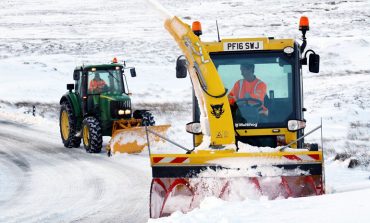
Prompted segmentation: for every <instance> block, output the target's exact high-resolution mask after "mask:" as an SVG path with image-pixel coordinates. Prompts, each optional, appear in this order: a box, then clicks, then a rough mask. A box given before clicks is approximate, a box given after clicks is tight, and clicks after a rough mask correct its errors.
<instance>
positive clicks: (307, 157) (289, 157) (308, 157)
mask: <svg viewBox="0 0 370 223" xmlns="http://www.w3.org/2000/svg"><path fill="white" fill-rule="evenodd" d="M283 158H284V159H287V160H299V161H302V160H320V155H319V154H310V155H284V156H283Z"/></svg>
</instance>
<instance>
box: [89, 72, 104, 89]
mask: <svg viewBox="0 0 370 223" xmlns="http://www.w3.org/2000/svg"><path fill="white" fill-rule="evenodd" d="M107 88H108V86H107V84H106V83H105V81H104V80H103V79H101V78H100V75H99V73H98V72H95V76H94V79H92V80H91V81H90V84H89V92H92V93H101V92H103V91H104V90H106V89H107Z"/></svg>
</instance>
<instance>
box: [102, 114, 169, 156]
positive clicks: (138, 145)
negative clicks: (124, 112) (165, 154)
mask: <svg viewBox="0 0 370 223" xmlns="http://www.w3.org/2000/svg"><path fill="white" fill-rule="evenodd" d="M123 121H124V122H125V123H122V121H121V123H119V122H115V123H114V124H113V130H112V138H111V140H110V142H109V145H108V146H107V152H108V154H114V153H140V152H141V151H142V150H143V149H144V148H145V146H147V145H148V144H147V138H146V133H145V127H143V126H137V125H136V124H135V122H133V121H131V122H130V124H127V123H128V122H127V121H125V120H123ZM169 127H170V125H157V126H148V127H147V128H149V129H151V130H153V131H155V132H158V133H160V134H162V135H166V132H167V130H168V128H169ZM160 140H161V139H160V138H159V137H157V136H154V135H151V136H150V141H155V142H158V141H160Z"/></svg>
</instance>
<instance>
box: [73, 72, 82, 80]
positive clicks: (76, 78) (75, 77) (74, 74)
mask: <svg viewBox="0 0 370 223" xmlns="http://www.w3.org/2000/svg"><path fill="white" fill-rule="evenodd" d="M80 73H81V72H80V71H79V70H75V71H73V80H75V81H78V80H80Z"/></svg>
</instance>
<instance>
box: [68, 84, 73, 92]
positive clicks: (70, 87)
mask: <svg viewBox="0 0 370 223" xmlns="http://www.w3.org/2000/svg"><path fill="white" fill-rule="evenodd" d="M74 88H75V85H74V84H67V90H68V91H69V92H72V90H73V89H74Z"/></svg>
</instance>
